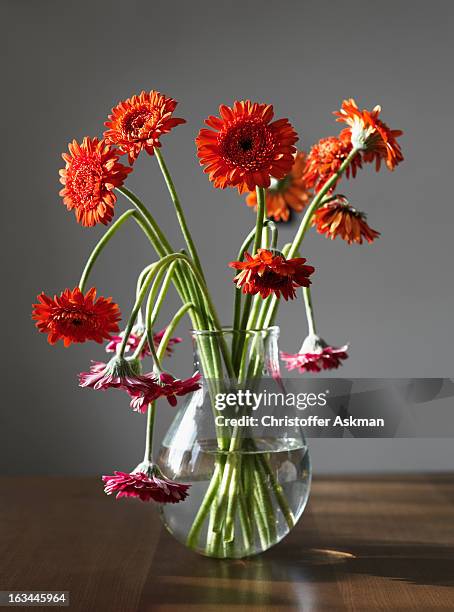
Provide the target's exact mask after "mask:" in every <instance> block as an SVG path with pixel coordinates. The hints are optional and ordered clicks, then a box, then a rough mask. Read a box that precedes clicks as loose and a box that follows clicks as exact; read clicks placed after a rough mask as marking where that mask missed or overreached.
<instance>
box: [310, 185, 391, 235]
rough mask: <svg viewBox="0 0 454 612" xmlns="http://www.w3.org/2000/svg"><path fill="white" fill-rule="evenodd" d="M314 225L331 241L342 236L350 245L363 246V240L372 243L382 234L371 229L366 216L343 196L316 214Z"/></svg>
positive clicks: (313, 220)
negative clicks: (354, 243)
mask: <svg viewBox="0 0 454 612" xmlns="http://www.w3.org/2000/svg"><path fill="white" fill-rule="evenodd" d="M312 225H314V226H315V227H316V228H317V232H318V233H319V234H325V236H326V237H327V238H331V240H334V239H335V238H336V237H337V236H340V237H341V238H342V239H343V240H345V241H346V242H347V243H348V244H352V243H353V242H356V243H357V244H362V243H363V238H365V239H366V240H367V242H369V243H371V242H373V241H374V240H375V239H376V238H378V237H379V236H380V232H377V231H376V230H374V229H372V228H371V227H369V225H368V223H367V221H366V214H365V213H363V212H360V211H359V210H356V208H353V206H351V205H350V204H349V203H348V200H347V198H345V197H344V196H341V195H339V196H337V198H336V199H335V200H333V201H331V202H328V203H327V204H325V205H324V206H322V207H321V208H319V209H318V210H317V211H316V212H315V214H314V217H313V219H312Z"/></svg>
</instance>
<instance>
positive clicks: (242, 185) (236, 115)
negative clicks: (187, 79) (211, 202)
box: [196, 100, 298, 193]
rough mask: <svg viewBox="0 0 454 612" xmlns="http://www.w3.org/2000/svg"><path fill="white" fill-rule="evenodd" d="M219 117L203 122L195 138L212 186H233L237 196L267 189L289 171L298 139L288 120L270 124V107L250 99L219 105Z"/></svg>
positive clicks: (201, 162) (212, 117)
mask: <svg viewBox="0 0 454 612" xmlns="http://www.w3.org/2000/svg"><path fill="white" fill-rule="evenodd" d="M219 114H220V115H221V116H220V117H214V116H210V117H208V119H206V120H205V123H206V125H208V126H209V127H210V128H212V129H206V128H204V129H202V130H200V132H199V135H198V137H197V138H196V144H197V149H198V151H197V155H198V157H199V159H200V164H201V165H202V166H205V172H206V173H207V174H208V175H209V178H210V181H212V182H213V184H214V186H215V187H219V188H221V189H224V188H225V187H237V188H238V191H239V192H240V193H244V192H246V191H253V190H254V189H255V188H256V187H269V186H270V181H271V177H274V178H276V179H283V178H284V177H285V176H286V175H287V174H288V173H289V172H290V170H291V168H292V165H293V161H294V154H295V153H296V149H295V147H294V144H295V142H296V141H297V140H298V135H297V134H296V132H295V130H294V129H293V127H292V126H291V125H290V123H289V121H288V119H279V120H277V121H271V120H272V118H273V116H274V111H273V106H272V105H271V104H268V105H267V104H257V103H252V102H251V101H250V100H246V101H242V102H238V101H237V102H235V103H234V105H233V107H229V106H225V105H221V106H220V107H219Z"/></svg>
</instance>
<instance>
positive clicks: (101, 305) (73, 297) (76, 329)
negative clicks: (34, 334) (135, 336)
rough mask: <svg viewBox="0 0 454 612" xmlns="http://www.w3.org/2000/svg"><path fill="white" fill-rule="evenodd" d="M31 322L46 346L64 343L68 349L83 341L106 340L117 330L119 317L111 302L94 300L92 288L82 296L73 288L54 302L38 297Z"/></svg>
mask: <svg viewBox="0 0 454 612" xmlns="http://www.w3.org/2000/svg"><path fill="white" fill-rule="evenodd" d="M32 318H33V319H34V320H35V321H36V327H37V328H38V329H39V331H40V332H42V333H44V334H48V336H47V341H48V342H49V344H55V343H56V342H57V341H58V340H63V344H64V345H65V346H69V345H70V344H72V343H73V342H85V341H86V340H94V341H95V342H103V341H104V340H109V339H110V337H111V333H113V332H118V330H119V327H118V321H119V320H120V318H121V314H120V309H119V308H118V305H117V304H115V302H113V301H112V298H104V297H99V298H98V299H96V289H95V288H94V287H93V288H92V289H90V290H89V291H88V292H87V293H86V294H85V295H84V294H83V293H82V291H81V290H80V289H79V287H75V288H74V289H73V290H72V291H71V289H65V290H64V291H63V292H62V293H61V294H60V296H57V295H55V296H54V298H53V299H52V298H51V297H49V296H48V295H46V294H45V293H41V294H40V295H38V303H37V304H33V313H32Z"/></svg>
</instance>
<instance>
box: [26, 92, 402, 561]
mask: <svg viewBox="0 0 454 612" xmlns="http://www.w3.org/2000/svg"><path fill="white" fill-rule="evenodd" d="M176 106H177V102H176V101H175V100H174V99H172V98H169V97H166V96H164V95H162V94H161V93H159V92H157V91H150V92H148V93H147V92H145V91H143V92H142V93H141V94H140V95H134V96H132V97H131V98H129V99H127V100H125V101H122V102H120V103H119V104H118V105H117V106H116V107H115V108H113V110H112V112H111V114H110V115H109V117H108V120H107V121H106V123H105V126H106V130H105V132H104V134H103V137H102V139H100V140H99V139H98V138H90V137H85V138H84V139H83V141H82V142H81V143H79V142H77V141H76V140H73V142H72V143H70V144H69V147H68V152H66V153H64V154H63V160H64V162H65V167H64V168H63V169H62V170H60V181H61V183H62V184H63V189H62V190H61V192H60V195H61V196H62V198H63V203H64V204H65V206H66V208H67V209H68V210H69V211H71V210H73V211H74V213H75V216H76V220H77V222H78V223H80V224H82V225H83V226H86V227H92V226H95V225H97V224H99V223H102V224H104V225H106V226H107V225H109V224H110V226H109V228H108V229H107V230H106V232H105V233H104V235H103V236H102V238H101V239H100V240H99V242H98V243H97V244H96V245H95V247H94V249H93V251H92V252H91V254H90V256H89V258H88V260H87V263H86V265H85V268H84V269H83V271H82V274H81V277H80V281H79V284H78V285H77V286H76V287H74V288H73V289H70V288H67V289H65V290H64V291H63V292H62V293H61V294H60V295H55V296H54V297H53V298H52V297H50V296H48V295H46V294H44V293H41V294H40V295H39V296H38V301H37V303H36V304H34V306H33V319H34V320H35V321H36V326H37V328H38V330H39V331H40V332H43V333H46V334H47V335H48V342H49V343H50V344H55V343H56V342H57V341H58V340H62V341H63V343H64V345H65V346H69V345H71V344H73V343H80V342H86V341H95V342H98V343H103V342H106V347H105V349H106V351H107V353H111V354H112V357H111V359H110V360H105V361H93V362H92V364H91V366H90V368H89V371H87V372H83V373H81V374H80V375H79V380H80V386H81V387H91V388H93V389H96V390H106V389H117V390H120V391H121V392H122V393H126V394H127V396H129V401H130V407H131V409H132V411H134V412H136V413H139V414H146V415H147V424H146V443H145V455H144V458H143V461H142V462H141V463H139V465H138V466H137V467H136V468H135V469H133V470H132V471H131V472H122V471H115V472H114V474H113V475H110V476H103V481H104V484H105V492H106V493H107V494H109V495H110V494H115V495H116V497H117V499H119V498H122V497H136V498H139V499H140V500H142V501H144V502H149V501H154V502H157V503H158V504H159V505H160V508H161V513H162V516H163V519H164V522H165V524H166V526H167V527H168V528H169V530H170V531H172V532H173V533H174V534H175V535H176V536H177V537H178V538H179V539H180V540H182V541H184V542H185V543H186V544H187V545H188V546H189V547H191V548H192V549H194V550H196V551H198V552H200V553H202V554H206V555H210V556H213V557H243V556H246V555H250V554H253V553H257V552H260V551H263V550H266V549H267V548H269V547H270V546H272V545H273V544H275V543H276V542H278V541H279V540H280V539H282V538H283V537H284V536H285V535H286V533H288V531H289V530H290V529H291V528H292V527H293V526H294V524H295V522H296V520H297V519H298V518H299V516H300V514H301V513H302V511H303V509H304V505H305V503H306V500H307V496H308V493H309V483H310V464H309V459H308V454H307V448H306V445H305V441H304V436H303V434H302V432H301V431H300V428H298V427H291V428H290V429H291V431H290V432H289V431H286V432H285V435H283V433H282V430H281V431H280V433H275V435H274V437H273V436H271V434H268V435H263V436H258V435H256V434H253V433H252V429H253V428H252V427H251V423H252V421H251V419H252V416H251V409H250V406H249V405H248V404H247V402H246V404H244V403H240V402H239V401H236V400H235V398H237V399H238V398H239V397H240V395H239V393H240V392H243V397H244V396H246V397H248V396H247V393H250V392H251V389H252V390H254V389H258V388H259V387H260V384H261V381H262V380H263V379H264V378H266V377H268V380H269V381H270V382H271V383H273V384H276V385H277V386H278V387H279V388H281V387H282V379H281V377H280V371H279V352H278V349H277V336H278V328H277V327H276V326H275V321H276V317H277V314H278V307H279V305H280V303H281V301H282V299H283V300H284V301H286V300H293V299H296V298H297V291H299V290H300V289H301V294H302V303H303V304H304V308H305V312H306V315H307V321H308V334H307V337H306V338H305V339H304V340H303V342H302V346H301V348H300V350H299V351H298V352H297V353H296V354H290V353H281V358H282V360H283V361H284V362H285V364H286V366H287V368H288V369H289V370H292V369H296V370H298V371H299V372H301V373H304V372H310V373H313V372H321V371H322V370H327V369H333V368H338V367H339V366H340V365H341V363H342V361H343V360H345V359H346V358H347V350H348V347H347V346H342V347H339V348H338V347H334V346H331V345H330V344H329V343H327V342H326V341H325V340H324V339H323V338H322V337H321V336H319V335H318V333H317V330H316V327H315V320H314V311H313V305H312V300H311V294H310V285H311V283H312V279H313V277H315V278H316V275H315V268H314V267H313V266H312V265H309V264H308V263H307V260H306V258H305V257H302V256H301V253H300V249H301V246H302V243H303V239H304V237H305V235H306V233H307V231H308V230H309V229H310V228H311V226H314V227H315V228H316V230H317V231H318V232H319V233H320V234H322V235H325V236H326V237H327V238H331V239H335V238H336V237H337V236H340V237H341V238H342V239H343V240H345V241H346V242H347V243H348V244H352V243H356V244H362V243H363V241H366V242H368V243H371V242H373V241H374V240H375V239H376V238H377V237H378V236H379V233H378V232H377V231H375V230H373V229H372V228H371V227H370V226H369V225H368V223H367V220H366V216H365V214H364V213H363V212H360V211H358V210H357V209H356V208H354V207H353V206H352V205H351V204H350V202H349V200H348V199H347V197H346V196H345V195H340V194H339V193H337V191H336V189H337V186H338V183H339V181H340V179H341V178H342V177H345V178H347V179H348V178H351V177H355V176H356V175H357V173H358V171H359V170H360V169H361V168H362V167H363V165H365V164H369V163H372V162H374V163H375V165H376V169H377V170H379V169H380V166H381V163H382V162H384V163H385V164H386V166H387V167H388V168H389V169H390V170H393V169H394V168H395V167H396V166H397V165H398V164H399V163H400V162H401V161H402V160H403V157H402V153H401V150H400V147H399V144H398V142H397V138H398V136H400V134H401V132H400V131H398V130H391V129H390V128H389V127H388V126H387V125H386V124H385V123H384V122H383V121H382V120H381V119H380V118H379V117H380V113H381V109H380V107H379V106H376V107H375V108H374V109H373V110H372V111H368V110H360V109H359V108H358V106H357V104H356V103H355V101H354V100H353V99H349V100H345V101H344V102H343V103H342V106H341V109H340V110H339V111H338V112H336V113H334V114H335V115H336V118H337V121H339V122H341V123H343V124H345V126H344V129H343V130H342V131H341V132H340V134H339V135H338V136H331V137H328V138H322V139H321V140H320V141H319V142H318V143H317V144H315V145H314V146H313V147H312V148H311V150H310V151H309V153H308V154H306V153H304V152H303V151H302V150H297V149H296V146H295V145H296V142H297V140H298V136H297V134H296V132H295V130H294V129H293V127H292V125H291V124H290V122H289V121H288V119H277V120H276V119H274V110H273V106H272V105H267V104H259V103H252V102H250V101H249V100H246V101H237V102H235V103H234V104H233V106H231V107H230V106H225V105H221V106H220V108H219V116H210V117H208V119H206V122H205V123H206V125H207V127H206V128H204V129H201V130H200V133H199V135H198V136H197V138H196V146H197V155H198V157H199V160H200V164H201V165H202V166H204V171H205V172H206V173H207V175H208V177H209V179H210V181H211V182H212V183H213V185H214V187H216V188H220V189H224V188H226V187H234V188H237V189H238V192H239V193H240V194H245V199H246V203H247V205H248V206H250V207H251V208H252V209H254V210H255V213H256V215H255V223H254V224H253V227H252V228H251V230H250V231H249V232H248V233H247V235H246V236H245V237H244V239H243V241H242V242H240V241H239V245H241V246H240V247H239V251H238V256H237V258H236V259H235V260H234V261H232V262H231V263H230V264H229V265H230V267H231V268H233V269H234V270H235V272H236V275H232V280H233V284H234V287H233V290H234V299H233V320H232V323H231V325H230V327H228V328H224V327H222V326H221V322H220V320H219V317H218V314H217V311H216V307H215V304H214V301H213V299H212V296H211V293H210V290H209V287H208V285H207V283H206V280H205V275H204V271H203V266H202V263H201V261H200V259H199V256H198V253H197V248H196V245H195V244H194V241H193V239H192V236H191V232H190V230H189V226H188V223H187V221H186V216H185V212H184V209H183V206H182V203H181V201H180V199H179V196H178V194H177V190H176V188H175V185H174V182H173V179H172V177H171V174H170V171H169V169H168V166H167V164H166V162H165V161H164V157H163V155H162V152H161V148H162V143H161V140H162V139H163V136H164V135H165V134H168V133H169V132H170V131H171V130H173V128H175V127H176V126H178V125H179V124H182V123H185V120H184V119H180V118H177V117H175V116H174V111H175V108H176ZM140 154H148V155H150V156H152V157H155V158H156V160H157V162H158V164H159V167H160V169H161V171H162V175H163V178H164V181H165V183H166V185H167V188H168V191H169V194H170V200H171V202H172V203H173V207H174V210H175V213H176V217H177V220H178V223H179V226H180V228H181V232H182V236H183V238H184V241H185V248H184V249H182V250H176V249H175V248H174V247H173V246H172V245H171V244H170V242H169V240H168V238H167V237H166V235H165V233H164V232H163V230H162V229H161V227H160V225H159V224H158V222H157V221H156V219H155V217H154V215H153V213H152V211H151V210H149V208H148V207H147V206H145V204H144V203H143V202H142V200H141V199H139V197H138V196H137V195H136V194H135V193H133V192H132V191H131V190H129V189H128V188H127V187H126V186H125V181H126V179H127V177H128V175H129V174H130V173H131V172H132V170H133V167H134V162H135V161H136V159H137V157H138V156H139V155H140ZM123 156H127V160H128V164H126V163H122V161H120V160H122V159H124V157H123ZM118 195H120V196H122V198H123V199H124V201H126V202H128V203H129V204H130V205H131V208H129V209H127V210H125V211H124V212H122V214H121V215H120V216H118V218H117V219H116V220H115V221H113V218H114V213H115V207H116V201H117V197H118ZM295 214H301V220H300V223H299V226H298V229H297V231H296V234H295V236H294V239H293V241H292V242H291V243H288V244H285V245H280V244H279V232H278V223H279V222H286V221H287V220H288V219H289V217H290V215H295ZM130 219H131V220H133V221H134V222H135V223H137V225H138V226H139V228H140V230H141V231H142V232H143V234H144V236H145V238H146V239H147V240H148V241H149V243H150V246H151V248H152V253H153V254H152V256H151V257H150V262H149V263H148V264H147V265H146V266H145V267H144V269H143V270H142V271H141V272H140V274H139V275H138V278H137V289H136V294H135V297H134V301H133V306H132V310H131V313H130V315H129V317H128V318H127V320H126V323H125V325H124V327H123V329H122V330H121V331H120V326H119V322H120V319H121V315H120V310H119V307H118V305H117V304H116V303H115V302H114V301H113V300H112V298H110V297H109V298H105V297H102V296H98V294H97V290H96V289H95V288H90V289H88V290H87V284H88V279H89V276H90V273H91V270H92V268H93V266H94V265H95V263H96V260H97V258H98V257H99V255H100V254H101V252H102V251H103V249H104V247H105V246H106V245H107V244H108V242H109V241H110V240H111V238H113V236H114V235H115V234H116V232H117V231H118V230H119V229H120V228H121V226H122V225H123V224H124V223H125V222H126V221H128V220H130ZM225 274H226V280H228V278H229V277H228V274H227V265H226V273H225ZM171 286H173V287H174V288H175V290H176V291H177V293H178V295H179V296H180V298H181V304H182V305H181V307H180V308H179V309H178V311H177V312H175V313H174V315H173V317H171V318H170V320H169V322H168V324H167V326H166V327H165V328H164V329H162V330H161V331H159V332H156V330H155V325H156V321H157V320H158V316H159V315H160V312H161V310H162V307H163V304H164V302H165V300H166V296H167V294H168V291H169V289H170V287H171ZM185 315H187V316H188V317H189V318H190V321H191V325H192V335H193V341H194V347H195V364H196V368H195V371H194V374H193V375H192V376H191V377H189V378H186V379H180V378H176V377H175V376H174V375H173V374H172V373H171V372H169V370H168V367H167V366H164V360H165V359H166V358H167V357H169V356H170V355H171V354H172V351H173V350H174V349H175V346H176V345H177V344H178V343H179V342H181V338H179V337H175V330H176V328H177V326H178V325H179V323H180V321H181V319H182V318H183V317H184V316H185ZM147 361H150V366H146V365H145V364H146V363H147ZM231 392H236V395H235V393H233V394H232V393H231ZM183 396H186V397H185V400H183V405H182V406H181V407H180V410H179V412H178V413H177V416H176V418H175V421H174V424H173V426H172V427H171V429H170V430H169V432H168V434H167V436H166V439H165V440H164V442H163V444H162V446H161V450H160V453H159V457H158V458H157V459H156V458H154V455H153V425H154V420H155V414H156V410H157V406H158V401H159V400H160V399H163V398H166V399H167V402H168V404H170V406H172V407H174V406H176V405H177V402H178V398H181V397H183ZM219 397H222V398H227V399H228V400H229V401H228V402H227V404H228V407H229V410H228V414H230V417H232V416H233V417H234V418H226V415H227V412H225V413H224V418H223V419H221V420H220V419H219V418H218V412H219V405H218V403H217V402H218V398H219ZM232 397H233V400H232V401H230V400H231V398H232ZM224 408H225V406H224ZM241 419H243V421H242V422H244V423H247V424H248V425H247V427H241V426H240V424H239V423H240V421H241ZM155 455H156V453H155Z"/></svg>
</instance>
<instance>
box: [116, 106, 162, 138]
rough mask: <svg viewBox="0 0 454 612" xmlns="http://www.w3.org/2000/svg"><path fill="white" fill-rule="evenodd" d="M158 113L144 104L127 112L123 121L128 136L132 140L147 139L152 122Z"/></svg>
mask: <svg viewBox="0 0 454 612" xmlns="http://www.w3.org/2000/svg"><path fill="white" fill-rule="evenodd" d="M156 119H157V117H156V113H155V112H154V111H153V109H150V108H149V107H146V106H142V107H141V108H135V109H134V110H132V111H130V112H129V113H127V114H126V115H125V117H124V119H123V122H122V128H123V130H124V132H125V134H126V136H127V137H128V138H130V139H132V140H145V139H146V138H148V136H149V133H150V124H154V122H155V121H153V120H156Z"/></svg>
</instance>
